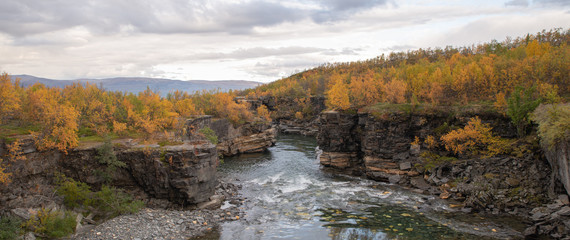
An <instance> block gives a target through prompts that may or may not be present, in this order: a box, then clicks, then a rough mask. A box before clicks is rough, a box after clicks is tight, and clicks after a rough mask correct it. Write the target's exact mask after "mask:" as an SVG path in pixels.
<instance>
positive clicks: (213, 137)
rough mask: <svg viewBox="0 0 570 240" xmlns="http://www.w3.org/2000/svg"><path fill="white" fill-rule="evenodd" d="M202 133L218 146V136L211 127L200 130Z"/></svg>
mask: <svg viewBox="0 0 570 240" xmlns="http://www.w3.org/2000/svg"><path fill="white" fill-rule="evenodd" d="M200 133H201V134H202V135H204V137H206V139H208V141H210V142H211V143H212V144H218V136H216V132H214V130H212V129H211V128H209V127H204V128H202V129H200Z"/></svg>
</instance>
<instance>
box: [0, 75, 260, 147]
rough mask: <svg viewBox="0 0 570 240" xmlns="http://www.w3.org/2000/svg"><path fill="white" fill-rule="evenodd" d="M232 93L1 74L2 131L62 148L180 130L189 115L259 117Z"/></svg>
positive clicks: (239, 119)
mask: <svg viewBox="0 0 570 240" xmlns="http://www.w3.org/2000/svg"><path fill="white" fill-rule="evenodd" d="M235 97H236V92H233V91H230V92H221V91H217V90H214V91H201V92H195V93H187V92H180V91H174V92H171V93H169V94H168V95H167V96H166V97H165V98H161V97H160V95H159V94H158V93H157V92H154V91H152V90H150V89H149V88H147V89H146V90H145V91H144V92H140V93H138V94H133V93H125V92H118V91H115V92H113V91H106V90H104V89H102V88H101V87H98V86H97V85H95V84H89V83H87V84H81V83H74V84H72V85H69V86H66V87H64V88H58V87H51V88H50V87H46V86H45V85H43V84H40V83H36V84H34V85H31V86H28V87H22V86H21V85H20V83H19V81H18V80H17V79H16V80H15V81H12V79H11V77H10V76H9V75H8V74H7V73H4V74H2V75H0V124H2V128H0V131H3V132H4V133H6V132H8V131H9V130H11V129H12V130H13V129H19V130H24V131H23V133H25V132H29V133H31V134H32V135H33V137H34V141H35V143H36V146H37V148H38V149H39V150H48V149H58V150H61V151H66V150H67V149H69V148H73V147H76V146H77V145H78V143H79V139H80V137H88V136H101V137H102V136H108V135H112V136H117V137H121V136H134V137H140V138H145V139H151V138H153V137H155V136H157V135H159V134H167V133H166V132H168V131H171V130H176V129H182V128H183V124H184V121H185V119H186V118H189V117H191V116H192V115H202V114H208V115H213V116H215V117H220V118H227V119H229V120H230V121H231V122H232V123H234V124H242V123H245V122H249V121H254V120H256V119H259V120H262V119H261V118H257V113H256V111H250V109H249V105H247V104H246V103H238V102H236V101H234V98H235ZM263 120H265V116H263ZM20 132H22V131H20Z"/></svg>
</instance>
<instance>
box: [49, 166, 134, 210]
mask: <svg viewBox="0 0 570 240" xmlns="http://www.w3.org/2000/svg"><path fill="white" fill-rule="evenodd" d="M57 182H58V185H59V186H58V187H57V193H58V194H60V195H62V196H63V198H64V203H65V205H66V206H68V207H70V208H76V207H82V208H83V209H92V210H93V211H94V213H95V215H96V216H97V217H101V218H108V217H116V216H118V215H121V214H125V213H135V212H138V211H139V210H140V209H141V208H143V207H144V203H143V202H142V201H139V200H134V199H133V198H132V196H130V195H129V194H127V193H125V192H123V191H122V190H120V189H116V188H113V187H109V186H106V185H103V186H102V187H101V191H97V192H93V191H91V190H90V188H89V186H88V185H87V184H85V183H83V182H79V181H75V180H73V179H71V178H67V177H65V176H61V175H60V176H58V180H57Z"/></svg>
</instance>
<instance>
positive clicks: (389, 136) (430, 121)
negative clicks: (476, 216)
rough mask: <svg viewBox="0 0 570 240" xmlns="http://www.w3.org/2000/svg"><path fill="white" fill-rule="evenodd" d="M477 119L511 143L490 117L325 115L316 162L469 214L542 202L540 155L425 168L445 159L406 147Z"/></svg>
mask: <svg viewBox="0 0 570 240" xmlns="http://www.w3.org/2000/svg"><path fill="white" fill-rule="evenodd" d="M475 116H479V117H480V118H481V120H482V122H484V123H487V124H489V125H490V126H491V127H493V131H494V133H495V134H496V135H499V136H502V137H513V134H514V133H516V130H515V129H514V128H513V127H512V126H510V123H509V119H507V118H506V117H504V116H502V115H500V114H494V113H491V112H467V111H463V112H459V113H453V112H449V111H445V110H438V109H432V110H430V111H429V112H428V111H423V112H417V113H405V112H391V113H385V114H374V115H373V114H369V113H361V114H355V113H341V112H335V111H329V112H323V113H322V114H321V116H320V119H319V122H320V128H319V135H318V136H317V142H318V144H319V148H320V149H321V150H322V151H323V152H322V154H321V155H320V162H321V164H322V165H323V166H325V167H329V168H334V169H338V170H341V171H346V172H349V173H352V174H358V175H364V176H366V177H368V178H370V179H374V180H379V181H385V182H390V183H397V184H400V185H404V186H410V187H414V188H416V189H417V190H418V191H421V192H424V193H429V194H435V195H439V196H440V197H441V198H452V199H455V200H458V201H462V202H464V206H465V207H469V208H477V209H483V210H485V209H488V210H489V211H512V210H513V209H514V208H515V207H525V206H527V205H532V204H534V205H536V204H539V203H540V202H541V201H542V199H544V198H546V189H548V187H549V186H548V185H549V183H550V172H551V171H550V168H549V167H548V163H546V161H544V160H543V159H541V157H540V154H534V153H530V154H526V155H525V156H523V157H513V156H503V157H494V158H462V159H456V158H449V159H453V160H445V161H444V160H440V159H435V158H434V159H431V160H430V159H428V157H429V156H426V155H425V154H428V153H430V154H431V153H432V152H433V154H434V155H436V154H441V155H442V156H444V157H446V155H445V153H443V152H438V151H437V150H428V149H427V146H426V144H425V143H423V142H420V144H417V145H415V144H412V142H413V141H414V139H415V137H416V136H417V137H419V138H420V139H422V140H423V139H425V138H426V137H427V136H429V135H432V136H437V135H438V134H440V135H441V133H443V132H447V131H449V129H452V128H458V127H462V126H464V125H466V123H467V122H468V121H469V119H470V118H471V117H475ZM538 152H540V151H539V150H538ZM422 154H424V155H422ZM437 156H438V157H440V156H439V155H437Z"/></svg>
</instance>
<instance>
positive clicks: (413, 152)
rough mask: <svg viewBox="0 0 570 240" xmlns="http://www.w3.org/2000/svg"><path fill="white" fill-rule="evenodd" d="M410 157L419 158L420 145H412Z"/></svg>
mask: <svg viewBox="0 0 570 240" xmlns="http://www.w3.org/2000/svg"><path fill="white" fill-rule="evenodd" d="M410 155H412V156H416V157H417V156H419V155H420V145H418V144H412V145H411V146H410Z"/></svg>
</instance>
